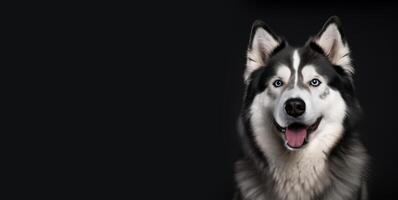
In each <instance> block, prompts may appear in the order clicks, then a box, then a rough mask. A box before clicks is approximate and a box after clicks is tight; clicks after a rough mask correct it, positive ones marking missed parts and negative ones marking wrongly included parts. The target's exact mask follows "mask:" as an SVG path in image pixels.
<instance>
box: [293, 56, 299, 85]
mask: <svg viewBox="0 0 398 200" xmlns="http://www.w3.org/2000/svg"><path fill="white" fill-rule="evenodd" d="M299 65H300V56H299V54H298V51H297V50H295V51H294V53H293V69H294V71H295V73H294V76H295V77H294V80H295V83H294V85H295V86H296V85H297V81H298V68H299Z"/></svg>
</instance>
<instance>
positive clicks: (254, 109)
mask: <svg viewBox="0 0 398 200" xmlns="http://www.w3.org/2000/svg"><path fill="white" fill-rule="evenodd" d="M352 73H353V68H352V66H351V61H350V57H349V48H348V46H347V44H346V42H345V40H344V38H343V37H342V33H341V28H340V27H339V22H338V21H337V19H335V18H332V19H330V20H329V21H328V22H327V23H326V25H325V26H324V28H323V29H322V30H321V32H320V33H319V34H318V35H317V36H316V37H314V38H312V39H310V41H309V42H308V43H307V44H306V45H305V46H304V47H300V48H293V47H290V46H288V45H287V44H286V42H284V41H282V40H281V39H279V37H277V36H276V35H275V34H274V33H272V32H271V31H270V30H269V28H267V27H265V26H264V24H263V23H261V22H255V24H254V26H253V30H252V36H251V39H250V45H249V50H248V56H247V67H246V71H245V82H246V84H247V96H246V99H245V101H246V103H247V105H248V107H249V108H248V109H249V110H250V114H251V125H252V128H253V131H254V132H255V135H256V140H257V142H258V143H259V144H260V146H262V147H263V148H270V146H277V145H278V143H279V144H282V146H284V147H285V148H287V149H288V150H298V149H302V148H305V146H307V144H308V146H311V143H313V145H312V147H314V148H315V146H322V145H323V146H332V145H333V143H334V142H336V141H337V140H338V138H339V137H340V136H341V135H340V134H341V132H342V129H343V121H344V119H345V116H346V112H347V102H346V99H345V98H344V97H347V96H350V95H351V94H352V90H353V89H352V79H351V76H352ZM248 102H249V103H248ZM269 133H272V134H271V135H270V134H269ZM275 134H276V135H278V136H279V137H276V138H277V139H275V138H270V137H274V136H275Z"/></svg>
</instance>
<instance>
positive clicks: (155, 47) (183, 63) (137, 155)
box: [95, 0, 398, 200]
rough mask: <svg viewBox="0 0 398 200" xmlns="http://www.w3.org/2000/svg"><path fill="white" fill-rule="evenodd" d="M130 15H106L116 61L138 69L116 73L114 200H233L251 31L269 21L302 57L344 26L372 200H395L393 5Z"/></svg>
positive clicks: (204, 8) (158, 9)
mask: <svg viewBox="0 0 398 200" xmlns="http://www.w3.org/2000/svg"><path fill="white" fill-rule="evenodd" d="M129 8H130V7H128V8H127V9H126V10H125V9H123V11H120V12H119V11H118V10H116V12H115V11H112V14H110V13H107V11H104V14H106V15H114V17H115V16H116V17H115V20H114V21H111V22H110V24H113V26H114V27H115V29H114V31H113V34H114V35H115V38H114V41H113V40H112V39H111V41H110V42H111V43H112V42H115V43H117V45H118V47H117V48H115V49H114V50H115V51H116V52H117V54H118V55H117V56H118V57H120V58H126V57H127V58H128V60H129V61H127V62H122V63H121V62H120V61H119V59H117V58H116V59H115V60H114V62H113V64H112V65H114V66H122V67H123V69H122V70H121V71H120V72H118V73H117V74H116V77H113V78H114V79H117V82H118V83H120V85H123V87H121V88H123V89H117V88H115V89H114V90H115V91H114V92H115V97H114V98H115V99H113V100H114V101H115V102H116V103H115V104H118V103H117V102H118V101H119V99H121V101H127V102H125V104H123V106H121V108H120V107H118V106H120V105H114V109H116V110H118V112H119V114H117V115H118V116H122V117H120V118H118V122H117V123H118V124H116V125H115V126H113V127H112V129H111V130H112V132H117V133H119V132H121V133H123V134H125V135H128V137H127V138H126V137H120V138H118V139H116V141H109V142H107V143H105V144H104V146H105V147H108V146H111V147H112V148H116V149H117V151H118V152H119V153H115V154H111V155H108V156H110V157H111V158H112V160H111V161H110V162H108V163H107V164H109V165H111V166H112V167H113V168H112V170H111V171H110V174H109V176H110V178H114V177H117V178H118V180H117V181H116V180H115V181H114V182H115V184H116V185H117V191H116V192H114V194H115V195H117V194H126V193H127V194H128V195H131V196H132V197H137V196H138V197H140V198H137V199H201V200H203V199H209V200H210V199H218V200H220V199H231V198H232V195H233V191H234V182H233V163H234V161H235V160H236V159H237V158H238V156H239V153H240V150H239V141H238V138H237V136H236V130H235V127H236V119H237V116H238V114H239V110H240V103H241V98H242V94H243V84H242V73H243V70H244V64H245V52H246V47H247V43H248V40H249V33H250V28H251V24H252V22H253V21H254V20H255V19H261V20H263V21H265V22H266V23H267V24H268V25H269V26H270V27H271V29H273V30H274V31H275V32H276V33H277V34H279V35H281V36H284V37H286V38H287V40H288V41H289V43H290V44H291V45H293V46H300V45H302V44H304V42H305V41H306V40H307V39H308V37H309V36H312V35H314V34H316V33H317V32H318V31H319V30H320V29H321V27H322V25H323V24H324V22H325V21H326V20H327V19H328V18H329V17H330V16H332V15H337V16H338V17H340V19H341V21H342V23H343V28H344V30H345V34H346V37H347V39H348V42H349V45H350V47H351V50H352V56H353V59H354V60H353V63H354V66H355V69H356V74H355V82H356V86H357V96H358V98H359V100H360V102H361V104H362V107H363V109H364V113H365V116H364V117H365V118H364V120H363V123H362V126H361V129H362V138H363V141H364V143H365V144H366V146H367V148H368V150H369V153H370V154H371V156H372V166H371V169H370V180H369V185H370V194H371V197H372V198H371V199H393V198H394V196H393V195H392V194H393V193H394V192H395V189H396V186H395V184H394V183H396V182H397V181H398V174H397V170H396V167H397V165H396V164H397V161H398V156H397V155H396V154H397V153H398V151H397V146H396V144H397V141H398V135H397V133H394V132H393V129H392V127H393V125H394V123H395V119H394V111H393V110H394V109H395V108H394V107H395V105H394V104H393V103H394V102H395V101H394V100H393V87H394V86H393V82H394V78H395V75H394V73H393V70H392V69H393V57H395V56H393V49H394V48H396V45H395V43H396V35H395V32H394V27H393V26H395V24H396V21H395V19H393V15H395V14H394V12H395V11H396V9H395V6H394V5H393V4H391V3H387V2H380V1H379V2H377V3H365V2H362V3H347V2H337V1H327V2H313V3H303V2H301V3H298V2H297V3H290V2H282V1H280V2H277V1H273V2H262V1H253V0H251V1H226V2H203V1H198V2H188V1H185V2H169V1H167V2H166V1H165V2H148V3H147V4H146V5H138V6H135V7H134V8H132V9H133V10H129ZM101 12H102V11H101ZM106 19H107V18H106V17H105V18H104V21H106ZM108 23H109V22H108ZM112 30H113V29H110V30H107V31H110V32H112ZM119 34H120V35H123V38H122V39H120V38H118V35H119ZM111 90H113V88H111ZM108 98H112V97H109V96H108ZM110 109H113V105H112V106H111V108H110ZM119 109H120V110H119ZM120 114H122V115H120ZM115 117H117V116H115ZM126 126H127V127H126ZM121 127H122V128H121ZM113 142H115V143H113ZM110 143H112V144H111V145H109V144H110ZM103 154H104V155H106V154H107V151H104V152H103ZM119 168H120V169H123V170H121V172H120V171H118V170H119ZM102 176H105V175H102ZM98 179H101V178H98ZM119 180H123V181H119ZM108 184H110V185H112V183H108ZM95 192H97V193H100V194H101V193H102V192H104V191H102V190H101V191H95Z"/></svg>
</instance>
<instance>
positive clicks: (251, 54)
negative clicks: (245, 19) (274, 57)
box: [244, 20, 281, 81]
mask: <svg viewBox="0 0 398 200" xmlns="http://www.w3.org/2000/svg"><path fill="white" fill-rule="evenodd" d="M280 44H281V39H280V38H279V37H278V36H276V35H275V34H274V33H273V32H272V31H271V29H269V28H268V27H267V26H266V25H265V23H264V22H262V21H260V20H256V21H255V22H254V23H253V26H252V30H251V34H250V41H249V48H248V50H247V62H246V70H245V73H244V79H245V81H247V80H248V79H249V77H250V74H251V73H252V72H253V71H255V70H256V69H258V68H260V67H264V66H265V65H266V63H267V61H268V58H269V57H270V55H271V54H272V52H273V51H274V50H275V48H277V47H278V46H279V45H280Z"/></svg>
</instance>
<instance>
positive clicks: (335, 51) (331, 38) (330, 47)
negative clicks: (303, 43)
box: [312, 16, 354, 74]
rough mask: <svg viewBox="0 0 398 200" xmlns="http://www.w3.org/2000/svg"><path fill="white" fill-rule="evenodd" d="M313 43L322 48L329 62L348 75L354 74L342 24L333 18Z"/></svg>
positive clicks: (336, 18)
mask: <svg viewBox="0 0 398 200" xmlns="http://www.w3.org/2000/svg"><path fill="white" fill-rule="evenodd" d="M312 42H314V43H315V44H317V45H318V46H319V47H321V49H322V51H323V53H324V54H325V56H327V57H328V59H329V61H330V62H331V63H332V64H334V65H338V66H340V67H342V68H343V70H344V71H345V72H347V73H348V74H353V73H354V68H353V67H352V65H351V57H350V49H349V47H348V44H347V42H346V40H345V38H344V34H343V31H342V27H341V22H340V20H339V18H338V17H336V16H333V17H331V18H329V20H328V21H327V22H326V23H325V25H324V26H323V28H322V30H321V31H320V32H319V33H318V35H317V36H315V37H314V38H313V39H312Z"/></svg>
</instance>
